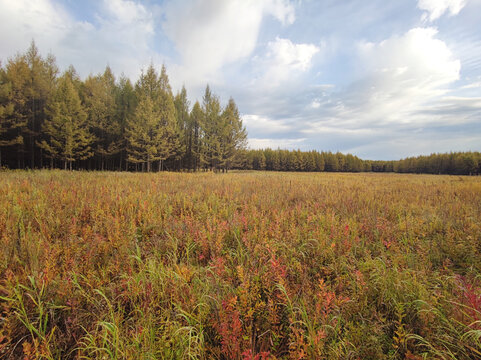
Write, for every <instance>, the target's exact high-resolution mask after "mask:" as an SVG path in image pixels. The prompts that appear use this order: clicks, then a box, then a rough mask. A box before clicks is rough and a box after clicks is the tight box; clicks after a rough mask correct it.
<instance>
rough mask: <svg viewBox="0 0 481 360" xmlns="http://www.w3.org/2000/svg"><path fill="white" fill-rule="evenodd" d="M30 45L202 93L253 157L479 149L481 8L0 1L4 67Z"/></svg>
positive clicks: (465, 0)
mask: <svg viewBox="0 0 481 360" xmlns="http://www.w3.org/2000/svg"><path fill="white" fill-rule="evenodd" d="M32 39H34V40H35V42H36V44H37V46H38V48H39V49H40V51H41V53H42V54H43V55H47V54H48V53H53V54H54V55H55V56H56V58H57V63H58V65H59V67H60V68H61V69H66V68H67V67H68V66H69V65H70V64H73V65H74V66H75V68H76V69H77V72H78V73H79V74H80V76H81V77H83V78H85V77H86V76H88V75H89V74H97V73H100V72H103V70H104V69H105V67H106V65H109V66H110V67H111V68H112V69H113V71H114V73H115V74H116V75H118V76H120V74H122V73H124V74H125V75H126V76H128V77H129V78H131V79H132V81H134V82H135V81H136V80H137V79H138V77H139V75H140V73H141V69H145V68H146V67H147V66H148V65H149V64H150V63H153V64H154V65H155V66H156V67H157V68H158V69H159V70H160V67H161V65H162V64H165V65H166V67H167V72H168V74H169V77H170V82H171V85H172V87H173V89H174V91H178V90H179V89H180V88H181V87H182V86H183V85H184V86H185V87H186V89H187V94H188V97H189V99H190V100H191V104H193V103H194V102H195V101H196V100H199V101H201V100H202V95H203V93H204V90H205V86H206V85H207V84H209V86H210V87H211V89H212V91H213V92H214V93H215V94H216V95H218V96H219V97H220V98H221V100H222V101H223V102H224V103H226V102H227V100H228V99H229V97H233V98H234V100H235V101H236V103H237V105H238V107H239V110H240V112H241V114H242V118H243V121H244V124H245V126H246V128H247V132H248V137H249V146H250V147H251V148H265V147H271V148H278V147H279V148H283V149H301V150H304V151H307V150H320V151H321V150H324V151H333V152H337V151H341V152H343V153H351V154H354V155H357V156H359V157H361V158H363V159H378V160H391V159H400V158H404V157H407V156H415V155H421V154H430V153H435V152H449V151H481V0H389V1H386V0H290V1H289V0H164V1H156V0H0V60H1V61H2V64H5V63H6V62H7V61H8V58H10V57H12V56H13V55H15V54H16V53H18V52H24V51H25V50H26V49H27V48H28V47H29V45H30V42H31V41H32Z"/></svg>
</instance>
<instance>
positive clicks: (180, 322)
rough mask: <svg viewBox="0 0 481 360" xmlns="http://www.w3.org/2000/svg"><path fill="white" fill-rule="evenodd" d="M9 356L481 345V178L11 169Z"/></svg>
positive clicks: (2, 234)
mask: <svg viewBox="0 0 481 360" xmlns="http://www.w3.org/2000/svg"><path fill="white" fill-rule="evenodd" d="M0 247H1V249H0V281H1V282H0V311H1V314H0V358H2V359H23V358H24V359H86V358H94V359H95V358H97V359H245V360H247V359H252V360H253V359H256V360H265V359H422V358H428V359H433V358H434V359H479V358H481V339H480V338H481V277H480V275H481V178H479V177H459V176H429V175H394V174H337V173H330V174H326V173H316V174H309V173H302V174H296V173H267V172H251V173H249V172H241V173H228V174H212V173H197V174H182V173H157V174H131V173H99V172H95V173H82V172H61V171H35V172H26V171H18V172H15V171H13V172H8V171H7V172H0Z"/></svg>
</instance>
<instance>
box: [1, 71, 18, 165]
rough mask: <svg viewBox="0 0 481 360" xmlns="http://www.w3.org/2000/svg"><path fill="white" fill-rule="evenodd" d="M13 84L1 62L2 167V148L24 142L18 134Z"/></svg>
mask: <svg viewBox="0 0 481 360" xmlns="http://www.w3.org/2000/svg"><path fill="white" fill-rule="evenodd" d="M11 98H12V84H11V82H9V81H8V79H7V73H6V71H5V70H4V69H3V67H2V66H1V64H0V168H2V166H3V163H2V149H3V148H8V147H11V146H12V145H16V144H19V143H22V142H23V140H22V138H21V135H18V134H16V132H15V129H16V125H17V122H16V121H15V117H14V116H13V114H14V110H15V108H14V103H13V102H12V99H11Z"/></svg>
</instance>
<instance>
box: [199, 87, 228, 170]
mask: <svg viewBox="0 0 481 360" xmlns="http://www.w3.org/2000/svg"><path fill="white" fill-rule="evenodd" d="M202 111H203V114H204V116H203V142H202V145H203V146H202V156H201V159H202V160H203V165H204V166H205V167H206V168H209V169H211V170H214V171H217V170H218V169H219V168H220V167H221V166H222V149H221V146H222V145H221V135H220V134H221V131H222V130H223V129H222V128H223V127H222V123H221V121H222V119H221V107H220V102H219V98H218V97H217V96H215V95H213V94H212V92H211V91H210V88H209V85H207V87H206V89H205V93H204V98H203V108H202Z"/></svg>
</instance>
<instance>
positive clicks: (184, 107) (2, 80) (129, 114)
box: [0, 42, 247, 171]
mask: <svg viewBox="0 0 481 360" xmlns="http://www.w3.org/2000/svg"><path fill="white" fill-rule="evenodd" d="M246 142H247V132H246V130H245V127H244V126H243V124H242V119H241V117H240V112H239V109H238V108H237V105H236V103H235V101H234V100H233V99H232V98H231V99H229V101H228V103H227V105H226V106H225V107H222V106H221V103H220V99H219V97H218V96H216V95H215V94H213V93H212V91H211V89H210V88H209V86H207V87H206V90H205V94H204V96H203V99H202V103H199V102H198V101H196V102H195V104H194V105H193V106H192V108H191V106H190V102H189V100H188V98H187V92H186V89H185V87H182V90H181V91H179V92H178V93H177V94H176V95H175V96H174V95H173V92H172V88H171V86H170V83H169V78H168V75H167V71H166V68H165V66H162V68H161V71H160V73H158V72H157V70H156V69H155V68H154V66H153V64H151V65H150V66H149V67H148V68H147V70H146V71H142V73H141V75H140V78H139V79H138V80H137V82H136V83H135V84H133V83H132V82H131V81H130V80H129V79H128V78H126V77H125V76H121V77H120V78H119V79H116V78H115V76H114V74H113V73H112V71H111V69H110V68H109V67H108V66H107V67H106V69H105V71H104V72H103V73H101V74H98V75H90V76H88V77H87V78H86V79H85V80H83V81H82V80H81V79H80V77H79V76H78V74H77V73H76V71H75V69H74V67H73V66H70V67H69V68H68V69H67V70H66V71H65V72H63V73H62V74H60V72H59V69H58V67H57V65H56V61H55V57H54V56H53V55H48V56H47V57H45V58H44V57H42V56H41V55H40V54H39V51H38V49H37V47H36V45H35V43H34V42H32V44H31V46H30V47H29V49H28V50H27V51H26V52H25V53H24V54H17V55H16V56H14V57H13V58H11V59H9V60H8V61H7V63H6V64H5V66H2V64H1V63H0V168H2V167H8V168H18V169H23V168H29V169H36V168H44V167H49V168H64V169H87V170H131V171H158V170H182V169H189V170H200V169H210V170H214V171H220V170H222V171H226V170H228V169H230V168H232V167H234V166H236V164H237V163H238V162H239V161H240V160H239V156H240V154H241V151H242V150H244V149H245V148H246Z"/></svg>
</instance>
